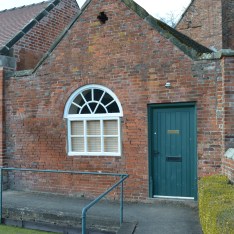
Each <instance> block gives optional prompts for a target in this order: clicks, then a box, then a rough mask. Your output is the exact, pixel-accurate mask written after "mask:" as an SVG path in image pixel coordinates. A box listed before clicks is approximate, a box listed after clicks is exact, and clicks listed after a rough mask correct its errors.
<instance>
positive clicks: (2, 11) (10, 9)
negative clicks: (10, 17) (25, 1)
mask: <svg viewBox="0 0 234 234" xmlns="http://www.w3.org/2000/svg"><path fill="white" fill-rule="evenodd" d="M51 2H53V0H46V1H42V2H38V3H32V4H30V5H23V6H19V7H13V8H8V9H4V10H1V11H0V14H1V13H5V12H9V11H14V10H19V9H24V8H28V7H33V6H36V5H40V4H44V3H48V4H49V3H51Z"/></svg>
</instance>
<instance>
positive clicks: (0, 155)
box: [0, 67, 5, 166]
mask: <svg viewBox="0 0 234 234" xmlns="http://www.w3.org/2000/svg"><path fill="white" fill-rule="evenodd" d="M3 87H4V70H3V67H0V149H1V151H0V166H3V165H4V156H5V138H4V103H3Z"/></svg>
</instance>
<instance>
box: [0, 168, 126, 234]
mask: <svg viewBox="0 0 234 234" xmlns="http://www.w3.org/2000/svg"><path fill="white" fill-rule="evenodd" d="M3 171H29V172H43V173H66V174H79V175H101V176H113V177H120V178H121V179H120V180H119V181H118V182H116V183H115V184H114V185H112V186H111V187H110V188H109V189H107V190H106V191H105V192H104V193H102V194H101V195H99V196H98V197H97V198H96V199H95V200H93V201H92V202H90V203H89V204H88V205H87V206H85V207H84V208H83V209H82V234H86V214H87V211H88V210H89V209H90V208H91V207H93V206H94V205H95V204H96V203H97V202H99V201H100V200H101V199H102V198H103V197H105V196H106V195H107V194H108V193H110V192H111V191H112V190H113V189H115V188H116V187H118V186H119V185H120V225H121V224H122V223H123V193H124V186H123V182H124V181H125V180H126V179H127V178H128V177H129V175H128V174H118V173H108V172H87V171H84V172H82V171H64V170H40V169H30V168H13V167H11V168H10V167H9V168H7V167H0V224H1V223H2V191H3V175H2V173H3Z"/></svg>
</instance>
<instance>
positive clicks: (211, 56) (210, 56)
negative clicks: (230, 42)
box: [199, 49, 234, 60]
mask: <svg viewBox="0 0 234 234" xmlns="http://www.w3.org/2000/svg"><path fill="white" fill-rule="evenodd" d="M222 57H234V50H231V49H222V50H220V51H217V52H213V53H203V54H202V55H201V56H200V57H199V60H215V59H221V58H222Z"/></svg>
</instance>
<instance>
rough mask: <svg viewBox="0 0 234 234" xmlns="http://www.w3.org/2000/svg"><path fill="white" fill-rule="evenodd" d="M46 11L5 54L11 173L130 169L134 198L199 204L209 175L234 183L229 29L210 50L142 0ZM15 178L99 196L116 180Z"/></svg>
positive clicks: (95, 0)
mask: <svg viewBox="0 0 234 234" xmlns="http://www.w3.org/2000/svg"><path fill="white" fill-rule="evenodd" d="M194 2H196V1H194ZM207 2H209V1H207ZM217 2H221V1H217ZM43 4H45V5H43V6H45V7H46V9H47V8H48V9H47V10H46V12H47V13H40V14H42V15H41V16H40V17H39V18H41V20H40V21H38V22H36V23H35V25H34V24H32V25H30V26H28V27H27V26H26V29H28V30H26V31H27V32H24V31H23V32H24V34H20V35H22V36H21V37H17V39H18V40H16V39H15V40H16V41H14V40H13V41H12V42H11V43H6V44H4V46H3V47H2V49H1V50H0V53H1V56H0V66H1V67H2V68H1V70H0V72H1V73H0V77H1V89H0V92H1V115H0V116H1V139H2V140H1V149H2V150H1V154H2V156H1V159H2V165H3V166H7V167H22V168H37V169H61V170H79V171H95V172H96V171H102V172H121V173H128V174H129V175H130V177H129V179H128V181H127V182H126V193H125V194H126V198H127V199H131V200H143V199H146V198H148V197H186V198H196V196H197V180H198V178H199V177H200V176H204V175H209V174H215V173H221V172H222V170H223V172H224V173H226V174H228V175H229V177H230V179H233V158H232V156H230V155H231V154H228V157H229V158H226V157H225V156H224V155H225V152H226V150H228V149H230V148H234V145H233V144H234V135H233V130H234V123H233V121H234V118H233V113H234V112H233V107H234V99H233V92H234V79H233V78H234V77H233V76H234V68H233V67H234V66H233V62H234V57H233V56H234V51H233V50H231V49H233V47H232V46H231V45H233V41H232V40H233V37H229V33H222V32H224V31H222V32H221V31H220V35H219V36H218V37H216V38H213V39H212V40H214V41H215V43H217V44H214V43H213V42H212V43H211V44H205V43H203V42H202V41H200V40H199V38H194V39H197V40H198V41H199V42H200V43H201V44H199V43H198V42H196V41H195V40H193V39H191V38H190V37H188V36H185V35H184V34H182V33H181V32H179V31H177V30H175V29H172V28H171V27H169V26H168V25H166V24H164V23H163V22H161V21H159V20H157V19H155V18H153V17H152V16H151V15H149V14H148V13H147V12H146V11H145V10H144V9H142V8H141V7H140V6H139V5H137V4H136V3H135V2H133V1H131V0H103V1H100V0H92V1H91V0H90V1H87V2H86V4H85V5H84V6H83V7H82V8H81V10H79V8H78V6H77V5H76V3H75V2H74V1H72V0H70V1H69V0H60V1H59V0H55V1H52V2H49V5H48V3H43ZM230 5H231V3H230ZM191 6H192V5H191ZM49 9H50V10H49ZM14 11H15V10H14ZM189 11H190V9H189V8H188V10H187V12H189ZM42 12H44V11H42ZM1 14H3V13H0V17H1ZM185 14H186V13H185ZM216 14H218V15H217V17H222V15H219V14H220V12H218V11H217V12H216ZM68 16H69V17H68ZM231 16H233V14H231V13H230V17H231ZM0 19H1V18H0ZM225 20H226V19H225ZM183 21H184V19H181V21H180V23H179V25H182V23H183ZM32 22H33V21H32ZM58 24H61V25H59V26H58ZM55 26H58V27H55ZM222 27H224V25H222ZM228 27H230V28H232V26H231V24H229V26H228ZM59 29H60V30H61V31H59ZM178 30H182V29H179V28H178ZM225 32H226V31H225ZM184 33H187V32H184ZM189 33H190V32H189ZM214 34H215V33H214ZM17 35H18V34H17ZM195 35H197V33H195ZM212 35H213V34H212ZM189 36H193V34H191V35H189ZM208 37H211V36H210V35H209V36H208ZM55 38H56V39H55ZM220 40H221V41H222V42H220ZM223 41H226V42H225V43H227V45H230V46H228V47H223V45H224V42H223ZM36 42H38V43H36ZM202 44H203V45H202ZM213 45H215V46H216V45H217V46H216V48H218V49H221V48H225V49H226V50H220V51H219V52H214V51H212V49H211V48H208V47H210V46H213ZM225 45H226V44H225ZM227 48H229V49H227ZM230 151H232V150H229V152H230ZM8 182H9V183H8V185H9V187H10V188H17V189H35V190H40V191H48V192H61V193H68V194H73V195H77V194H79V195H80V194H84V195H87V196H92V195H95V194H98V193H100V192H102V191H103V189H104V188H106V187H108V186H109V185H110V184H111V183H113V179H111V178H103V177H102V178H99V177H95V178H93V177H87V176H72V175H56V176H54V175H51V176H50V177H49V178H48V177H46V176H45V175H42V174H38V175H36V176H35V174H29V173H27V174H9V175H8ZM113 196H115V194H113Z"/></svg>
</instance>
